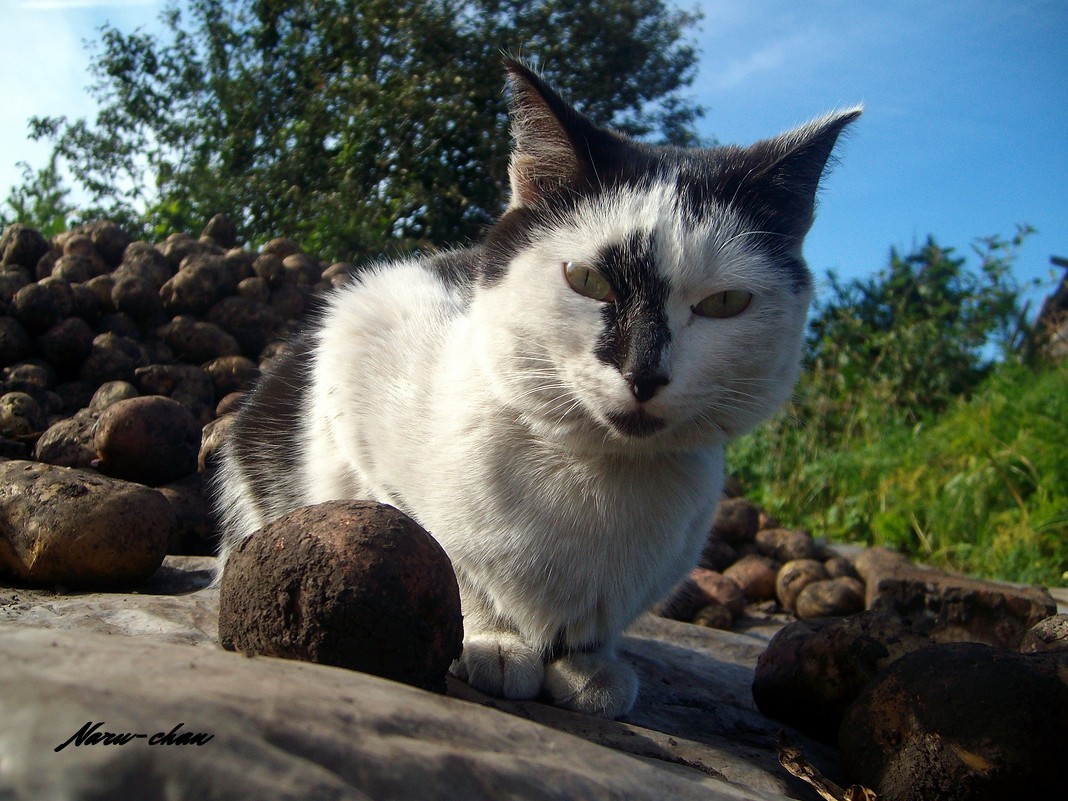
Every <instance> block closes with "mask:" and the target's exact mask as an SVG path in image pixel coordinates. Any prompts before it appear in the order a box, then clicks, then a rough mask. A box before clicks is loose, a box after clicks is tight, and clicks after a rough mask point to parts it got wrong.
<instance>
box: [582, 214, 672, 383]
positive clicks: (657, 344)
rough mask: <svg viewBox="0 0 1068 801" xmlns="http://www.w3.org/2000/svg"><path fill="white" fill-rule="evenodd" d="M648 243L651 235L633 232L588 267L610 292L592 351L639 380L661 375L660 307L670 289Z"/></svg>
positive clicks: (663, 334) (664, 327)
mask: <svg viewBox="0 0 1068 801" xmlns="http://www.w3.org/2000/svg"><path fill="white" fill-rule="evenodd" d="M654 246H655V242H654V240H653V238H652V237H650V236H643V235H641V234H637V233H635V234H632V235H631V236H630V237H629V238H628V239H626V240H625V241H624V242H621V243H619V244H617V245H610V246H609V247H607V248H605V249H604V251H603V252H602V253H601V255H600V257H599V258H598V259H597V263H596V264H595V265H593V266H594V268H595V269H596V270H597V271H598V272H600V273H601V275H603V276H604V277H605V278H607V279H608V283H610V284H611V285H612V289H613V290H615V296H616V300H615V302H614V303H605V304H604V306H603V308H602V311H601V316H602V318H603V320H604V330H603V331H602V333H601V336H600V337H599V338H598V340H597V344H596V346H595V347H594V351H593V353H594V355H595V356H596V357H597V358H598V359H599V360H600V361H602V362H603V363H605V364H608V365H611V366H613V367H615V368H616V369H617V370H619V372H620V374H621V375H623V376H625V377H628V376H634V377H635V378H636V379H637V380H639V381H642V380H651V379H653V378H654V377H655V376H658V375H661V372H660V363H661V361H662V359H661V357H662V355H663V351H664V348H666V347H667V346H668V344H669V343H670V342H671V331H670V330H669V329H668V323H667V313H666V311H665V309H664V306H665V304H666V303H667V299H668V295H669V294H670V287H669V285H668V282H667V281H666V280H665V279H664V278H663V277H662V276H661V275H660V273H659V272H658V271H657V269H656V260H655V255H654V253H655V247H654ZM661 377H664V378H666V376H661ZM628 380H629V379H628ZM661 383H664V382H661Z"/></svg>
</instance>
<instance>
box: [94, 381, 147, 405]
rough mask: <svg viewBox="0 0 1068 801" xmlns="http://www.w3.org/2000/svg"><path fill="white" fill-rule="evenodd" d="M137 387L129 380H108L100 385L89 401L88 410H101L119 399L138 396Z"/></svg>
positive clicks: (139, 394)
mask: <svg viewBox="0 0 1068 801" xmlns="http://www.w3.org/2000/svg"><path fill="white" fill-rule="evenodd" d="M140 396H141V393H140V392H138V391H137V387H135V386H134V385H133V384H131V383H130V382H129V381H108V382H106V383H103V384H101V385H100V387H99V388H98V389H97V390H96V392H94V393H93V396H92V398H91V399H90V401H89V410H90V411H92V412H102V411H104V410H105V409H107V408H108V407H109V406H112V405H114V404H116V403H118V402H119V401H123V400H129V399H130V398H137V397H140Z"/></svg>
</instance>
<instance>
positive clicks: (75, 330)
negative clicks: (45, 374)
mask: <svg viewBox="0 0 1068 801" xmlns="http://www.w3.org/2000/svg"><path fill="white" fill-rule="evenodd" d="M94 339H95V335H94V334H93V329H92V328H91V327H90V326H89V323H87V322H85V320H82V319H81V318H80V317H68V318H67V319H66V320H63V321H61V322H58V323H56V324H55V325H54V326H52V327H51V328H49V329H48V330H47V331H45V332H44V333H43V334H41V335H40V336H39V337H37V345H38V346H39V347H40V349H41V354H42V355H43V356H44V357H45V359H47V360H48V363H49V364H51V365H52V366H53V367H55V368H56V370H57V371H58V372H60V373H63V374H64V375H72V374H75V375H76V374H77V373H78V370H79V369H80V368H81V366H82V362H84V361H85V360H86V359H87V358H88V357H89V354H90V353H92V352H93V340H94Z"/></svg>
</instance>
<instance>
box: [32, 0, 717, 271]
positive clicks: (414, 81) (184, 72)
mask: <svg viewBox="0 0 1068 801" xmlns="http://www.w3.org/2000/svg"><path fill="white" fill-rule="evenodd" d="M164 21H165V29H166V36H165V37H163V38H159V37H156V36H153V35H150V34H147V33H144V32H141V31H137V32H134V33H124V32H122V31H119V30H118V29H116V28H114V27H110V26H105V27H104V28H103V29H102V40H101V42H100V43H99V44H98V46H97V49H96V52H95V54H94V56H93V62H92V63H93V73H94V76H95V84H94V86H93V89H92V91H93V92H94V94H95V96H96V98H97V100H98V101H99V103H100V111H99V113H98V115H97V118H96V120H95V122H94V123H92V124H90V122H88V121H87V120H84V119H82V120H75V121H73V122H72V121H68V120H66V119H65V118H62V117H60V118H44V119H35V120H33V121H32V122H31V127H32V130H33V134H34V135H35V136H36V137H38V138H44V139H47V140H50V141H51V142H53V143H54V146H55V152H56V155H57V157H58V158H60V159H62V160H63V161H64V162H65V164H66V165H67V166H68V168H69V169H70V170H71V172H72V174H73V176H74V179H75V182H76V183H77V184H78V185H80V186H81V187H83V188H84V189H86V190H87V191H88V192H89V193H90V195H91V197H92V203H91V205H92V206H93V207H94V208H93V211H94V212H95V213H97V214H102V215H105V216H108V217H110V218H112V219H116V218H117V219H120V220H123V221H125V222H127V224H129V223H130V222H131V221H133V220H134V219H135V218H138V217H140V218H141V219H143V220H144V221H145V222H146V223H147V224H148V226H150V227H152V228H155V229H156V231H155V233H156V234H159V233H163V232H164V231H166V230H169V229H181V230H188V229H193V230H195V229H196V228H197V227H198V226H199V225H201V224H202V223H203V221H205V220H206V219H208V218H209V217H210V216H211V215H212V214H214V213H216V212H219V211H225V212H226V213H228V214H230V215H231V216H232V217H233V218H234V219H235V221H237V222H238V224H239V226H240V227H241V229H242V230H243V232H244V234H245V235H246V236H247V237H248V238H249V239H250V240H251V241H253V242H256V241H262V240H264V239H266V238H269V237H272V236H279V235H283V236H291V237H293V238H296V239H297V240H299V241H300V242H301V243H302V244H303V245H304V246H305V247H306V248H307V249H309V250H311V251H313V252H320V253H322V254H323V255H330V256H334V257H349V258H353V257H355V258H360V257H363V256H366V255H368V254H378V253H380V252H382V250H383V249H386V250H400V249H407V248H411V247H428V246H429V247H434V246H440V245H443V244H446V243H455V242H458V241H460V242H462V241H464V240H466V239H469V238H474V237H476V236H478V235H479V233H480V231H481V229H482V228H483V226H484V225H485V224H486V223H487V222H488V221H490V220H491V219H492V218H493V217H494V216H496V215H497V214H498V213H499V211H500V209H501V206H502V201H503V199H504V198H505V196H506V180H507V159H508V147H509V139H508V133H507V119H506V107H505V100H504V97H503V93H502V84H503V75H502V70H501V58H500V54H501V51H502V50H506V51H509V52H511V53H514V54H519V55H521V56H523V57H528V58H531V59H534V60H535V61H536V63H538V64H540V65H541V66H542V67H543V68H544V69H546V70H547V71H548V72H549V73H550V74H551V78H552V80H553V82H554V83H555V84H557V85H558V86H560V87H561V88H562V90H563V91H564V92H565V93H567V94H570V95H571V96H572V97H573V98H574V99H575V100H577V101H578V100H581V101H584V102H585V106H584V110H585V111H586V112H587V113H589V114H591V115H592V116H593V117H595V118H597V119H599V120H600V121H602V122H606V123H610V124H613V125H615V126H617V127H619V128H621V129H623V130H626V131H628V132H630V133H632V134H635V135H638V136H643V137H647V138H651V139H658V140H663V141H668V142H673V143H677V144H692V143H693V142H694V141H695V133H694V128H693V124H694V122H695V121H696V119H697V118H698V116H699V115H700V113H701V111H700V109H699V108H697V107H696V106H694V105H693V104H692V103H690V102H689V101H688V100H687V99H686V97H685V95H684V91H685V89H686V87H688V85H689V84H690V82H691V81H692V79H693V76H694V71H695V64H696V55H695V52H694V50H693V48H692V47H691V46H690V45H689V44H688V42H687V39H686V35H687V32H688V31H689V29H690V28H691V26H692V25H693V24H694V23H695V21H696V16H695V15H693V14H689V13H685V12H681V11H676V10H673V9H669V7H668V6H667V4H666V3H664V2H662V1H661V0H587V1H586V2H582V3H575V2H572V0H531V1H530V2H527V1H526V0H362V1H361V2H356V1H355V0H299V2H298V1H297V0H188V2H187V3H186V5H185V6H184V7H182V8H179V7H177V6H175V7H171V8H170V9H169V10H168V11H167V12H166V14H165V16H164ZM153 179H154V182H155V186H154V187H151V186H149V184H151V182H152V180H153Z"/></svg>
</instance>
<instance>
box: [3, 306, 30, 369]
mask: <svg viewBox="0 0 1068 801" xmlns="http://www.w3.org/2000/svg"><path fill="white" fill-rule="evenodd" d="M32 348H33V341H32V340H31V339H30V334H29V332H28V331H26V327H25V326H23V325H22V323H20V322H19V321H18V320H16V319H15V318H14V317H8V316H6V315H5V316H0V367H3V366H6V365H9V364H13V363H14V362H17V361H20V360H21V359H25V358H26V357H27V356H29V355H30V353H31V351H32Z"/></svg>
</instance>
